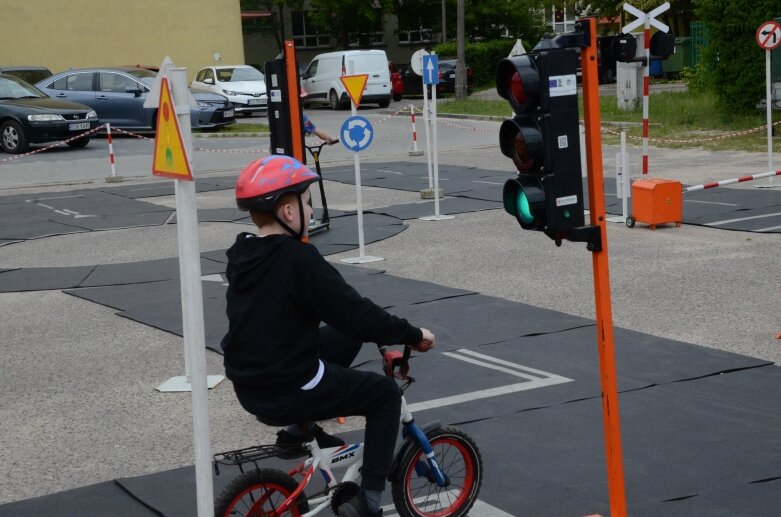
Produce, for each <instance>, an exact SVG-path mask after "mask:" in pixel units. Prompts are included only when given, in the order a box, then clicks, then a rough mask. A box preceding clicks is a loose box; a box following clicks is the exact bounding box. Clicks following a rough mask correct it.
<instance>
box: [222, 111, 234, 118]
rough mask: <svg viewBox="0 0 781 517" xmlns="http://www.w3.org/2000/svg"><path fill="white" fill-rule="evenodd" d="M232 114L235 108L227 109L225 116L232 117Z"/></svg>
mask: <svg viewBox="0 0 781 517" xmlns="http://www.w3.org/2000/svg"><path fill="white" fill-rule="evenodd" d="M232 116H233V110H225V113H224V114H223V117H225V118H231V117H232Z"/></svg>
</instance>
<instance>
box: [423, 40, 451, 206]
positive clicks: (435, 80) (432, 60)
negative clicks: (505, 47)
mask: <svg viewBox="0 0 781 517" xmlns="http://www.w3.org/2000/svg"><path fill="white" fill-rule="evenodd" d="M438 84H439V56H437V55H436V54H435V53H433V52H432V53H431V54H429V55H428V56H423V92H424V93H425V91H426V89H427V88H428V86H431V132H432V139H433V141H434V146H433V148H434V153H433V155H434V156H433V160H434V215H429V216H426V217H421V219H423V220H424V221H442V220H445V219H454V216H452V215H442V214H440V213H439V198H440V197H441V194H442V192H441V190H440V188H439V154H438V153H437V146H438V142H437V85H438Z"/></svg>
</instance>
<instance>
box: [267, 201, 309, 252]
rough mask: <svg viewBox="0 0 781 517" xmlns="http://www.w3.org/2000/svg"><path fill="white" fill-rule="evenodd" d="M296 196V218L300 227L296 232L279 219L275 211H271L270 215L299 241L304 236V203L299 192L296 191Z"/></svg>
mask: <svg viewBox="0 0 781 517" xmlns="http://www.w3.org/2000/svg"><path fill="white" fill-rule="evenodd" d="M296 197H297V198H298V218H299V221H300V222H301V225H300V229H299V230H298V231H297V232H296V231H295V230H293V228H291V227H290V226H288V225H287V223H285V222H284V221H283V220H282V219H280V218H279V216H278V215H277V213H276V212H273V213H272V214H271V215H272V216H273V217H274V220H275V221H276V222H277V223H279V225H280V226H282V228H284V229H285V231H287V233H289V234H290V235H291V236H292V237H293V238H295V239H296V240H299V241H300V240H301V239H302V238H303V237H304V203H303V200H302V199H301V194H299V193H298V192H296Z"/></svg>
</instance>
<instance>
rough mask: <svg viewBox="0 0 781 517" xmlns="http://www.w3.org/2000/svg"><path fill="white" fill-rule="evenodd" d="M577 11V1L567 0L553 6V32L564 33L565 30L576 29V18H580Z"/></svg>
mask: <svg viewBox="0 0 781 517" xmlns="http://www.w3.org/2000/svg"><path fill="white" fill-rule="evenodd" d="M575 11H576V7H575V2H565V3H564V4H563V5H562V4H559V5H555V6H554V7H553V16H552V20H551V25H553V32H555V33H556V34H562V33H564V32H572V31H574V30H575V20H577V18H578V16H577V14H576V12H575Z"/></svg>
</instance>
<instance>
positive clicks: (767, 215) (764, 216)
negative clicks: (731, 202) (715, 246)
mask: <svg viewBox="0 0 781 517" xmlns="http://www.w3.org/2000/svg"><path fill="white" fill-rule="evenodd" d="M777 215H781V212H774V213H772V214H762V215H752V216H750V217H738V218H737V219H725V220H724V221H716V222H714V223H705V226H721V225H722V224H729V223H739V222H740V221H750V220H752V219H764V218H766V217H775V216H777Z"/></svg>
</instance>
